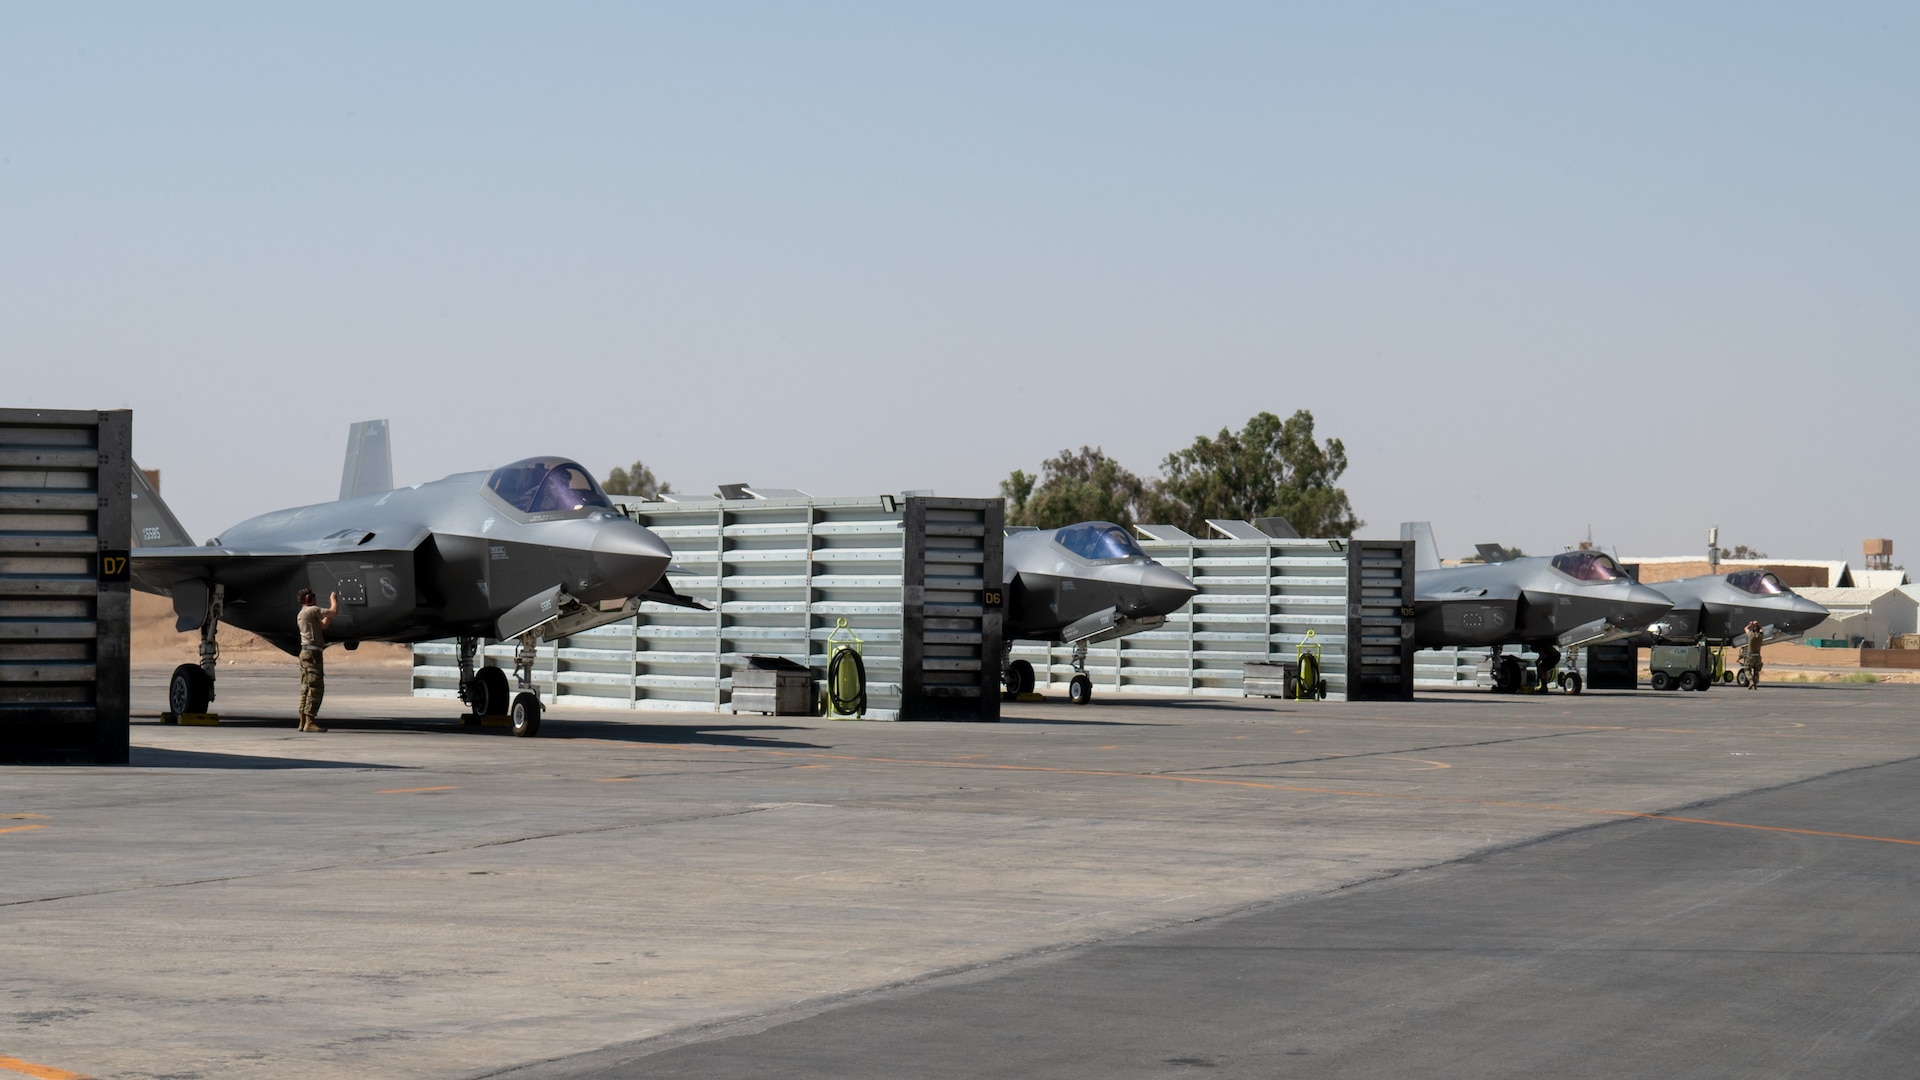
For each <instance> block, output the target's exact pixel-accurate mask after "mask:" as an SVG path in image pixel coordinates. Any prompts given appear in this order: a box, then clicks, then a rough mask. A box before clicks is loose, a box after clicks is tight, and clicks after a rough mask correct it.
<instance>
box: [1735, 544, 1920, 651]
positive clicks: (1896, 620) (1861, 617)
mask: <svg viewBox="0 0 1920 1080" xmlns="http://www.w3.org/2000/svg"><path fill="white" fill-rule="evenodd" d="M1721 565H1722V566H1725V565H1726V564H1725V563H1722V564H1721ZM1794 591H1795V592H1797V593H1799V594H1800V595H1801V596H1804V597H1806V598H1807V599H1809V600H1811V601H1813V602H1814V603H1816V604H1819V605H1821V606H1823V607H1825V608H1826V609H1827V611H1828V612H1830V613H1831V614H1829V615H1828V617H1827V620H1826V621H1825V622H1823V623H1821V624H1820V625H1818V626H1816V627H1814V628H1813V629H1811V630H1809V631H1807V635H1806V636H1807V639H1808V640H1809V641H1812V640H1816V639H1817V640H1821V641H1845V642H1846V643H1847V645H1848V646H1849V647H1857V648H1863V649H1891V648H1894V647H1895V644H1896V642H1895V639H1896V638H1899V637H1900V636H1902V635H1905V634H1913V633H1920V586H1914V585H1908V586H1906V587H1904V588H1901V587H1891V586H1889V587H1885V588H1845V589H1820V588H1805V589H1795V590H1794Z"/></svg>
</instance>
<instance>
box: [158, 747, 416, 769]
mask: <svg viewBox="0 0 1920 1080" xmlns="http://www.w3.org/2000/svg"><path fill="white" fill-rule="evenodd" d="M127 764H128V766H129V767H131V768H135V769H378V770H383V771H384V770H388V769H393V770H399V769H401V768H402V766H399V765H376V764H369V763H367V762H364V761H322V760H319V759H317V758H290V757H263V756H261V755H258V754H214V753H208V752H206V751H203V750H163V749H160V748H158V747H152V746H136V747H134V748H133V749H132V752H131V753H130V754H129V755H128V761H127Z"/></svg>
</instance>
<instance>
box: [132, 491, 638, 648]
mask: <svg viewBox="0 0 1920 1080" xmlns="http://www.w3.org/2000/svg"><path fill="white" fill-rule="evenodd" d="M576 468H577V467H576ZM489 475H490V474H488V473H484V472H475V473H460V474H456V475H454V476H449V477H447V478H445V479H443V480H437V481H434V482H432V483H426V484H419V485H415V486H413V487H405V488H397V489H395V490H393V491H388V492H384V493H382V494H379V495H369V496H363V497H361V498H357V499H347V500H343V501H340V502H329V503H319V504H316V505H313V506H302V507H295V508H292V509H288V510H278V511H275V512H273V513H269V514H262V515H260V516H259V517H254V518H249V519H247V520H246V521H243V522H241V523H239V524H238V525H235V526H233V527H232V528H230V529H227V530H226V531H225V532H223V533H221V534H220V536H219V537H218V538H216V539H214V540H210V541H208V543H207V546H205V547H199V548H184V549H181V548H170V549H158V550H156V549H142V550H138V551H136V557H135V560H134V573H135V576H136V581H138V582H140V583H142V584H143V585H144V586H145V587H148V588H149V589H150V591H156V592H165V593H167V594H169V595H174V597H175V611H176V615H178V616H180V617H181V619H182V620H183V621H184V622H187V623H189V624H190V625H182V626H181V627H180V629H182V630H190V629H194V628H195V626H197V623H193V622H192V620H193V619H194V618H197V617H198V615H199V613H200V611H201V610H203V608H204V606H205V602H206V598H205V596H204V594H203V593H201V592H200V591H199V590H195V589H193V588H191V587H189V588H186V589H184V590H182V589H180V588H179V586H181V585H183V584H187V583H188V582H190V581H192V580H212V581H218V582H219V583H220V584H222V585H223V586H225V600H224V604H223V609H224V610H223V618H224V621H226V622H227V623H230V624H231V625H234V626H238V627H240V628H241V629H243V630H248V631H251V632H253V633H255V634H258V635H260V636H261V637H263V638H265V639H267V640H268V641H270V642H272V643H273V644H275V645H277V646H279V647H280V648H282V649H285V650H287V651H288V652H294V651H296V650H297V648H298V644H299V643H298V637H297V635H296V634H295V633H294V631H293V617H294V614H295V612H296V611H297V610H298V607H299V602H298V599H297V596H298V593H299V590H300V589H301V588H302V587H306V588H311V589H312V590H313V591H314V593H315V594H316V595H317V596H318V597H320V598H321V600H322V602H325V600H326V598H327V597H328V595H329V594H330V593H336V592H337V593H338V594H339V595H340V603H341V611H340V614H339V615H337V616H335V618H334V619H333V622H332V624H331V625H330V626H329V627H328V629H327V636H328V638H329V639H331V640H335V641H342V642H347V641H355V642H357V641H395V642H412V641H422V640H427V639H432V638H442V637H459V636H463V635H475V636H485V637H495V636H504V635H502V634H501V627H500V625H499V624H500V619H501V618H502V617H503V616H505V615H507V614H508V613H509V612H510V611H512V610H513V609H514V608H515V607H516V606H517V605H519V604H520V603H521V602H523V601H525V600H527V599H528V598H529V597H532V596H535V595H537V594H540V593H542V592H545V591H548V590H551V589H553V588H554V587H556V586H557V587H559V588H560V590H561V591H563V592H564V593H566V594H567V595H568V596H569V597H571V598H573V599H575V600H578V601H582V602H584V603H589V604H594V603H598V602H600V601H603V600H621V599H625V598H627V597H630V596H637V595H639V594H641V593H644V592H646V591H647V590H648V589H649V588H651V587H652V586H653V585H654V583H655V582H656V581H657V580H658V579H659V577H660V574H661V572H662V571H663V570H664V569H665V567H666V564H667V561H668V559H669V557H670V556H669V553H668V550H667V547H666V545H665V544H664V543H663V542H661V541H660V539H659V538H658V537H655V536H654V535H653V534H652V533H651V532H649V531H648V530H647V529H646V528H644V527H643V526H641V525H638V524H636V523H634V522H633V521H631V520H630V519H628V518H627V517H626V516H625V515H624V514H621V513H620V512H619V511H618V510H615V509H613V508H612V506H611V505H608V504H607V503H606V500H605V497H604V496H597V497H596V496H595V495H594V493H593V492H591V491H590V490H588V489H585V488H582V489H581V495H582V496H584V501H583V502H580V503H579V504H578V505H573V506H568V507H566V508H565V509H554V510H546V511H544V512H540V513H533V512H528V511H523V510H520V509H518V508H517V507H515V506H513V505H509V504H508V503H507V502H506V501H505V500H503V499H502V498H501V497H500V496H499V495H498V494H497V493H496V492H494V491H493V490H491V489H490V488H489V487H488V480H489ZM556 505H557V504H556ZM222 556H231V558H225V559H223V558H222ZM223 563H224V565H221V564H223ZM201 567H205V568H206V570H207V573H206V574H205V575H204V576H202V575H200V574H198V573H195V571H196V570H197V569H198V568H201ZM183 572H184V573H186V574H189V575H191V577H189V578H186V579H184V580H183V579H182V577H181V575H182V573H183ZM182 592H184V593H185V595H180V594H181V593H182ZM183 608H184V610H183ZM507 629H509V630H511V629H512V627H508V628H507Z"/></svg>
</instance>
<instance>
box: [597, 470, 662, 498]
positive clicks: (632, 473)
mask: <svg viewBox="0 0 1920 1080" xmlns="http://www.w3.org/2000/svg"><path fill="white" fill-rule="evenodd" d="M600 486H601V487H603V488H605V489H606V491H607V494H609V495H637V496H639V497H640V498H643V499H658V498H659V497H660V496H662V495H671V494H673V485H672V484H663V483H661V482H660V481H659V480H658V479H657V478H655V477H654V475H653V470H652V469H649V468H647V466H646V464H645V463H644V462H639V461H636V462H634V463H633V466H632V467H631V468H626V469H622V468H620V467H619V466H617V465H616V466H614V468H613V471H612V472H610V473H608V474H607V478H606V480H605V481H603V482H602V483H601V484H600Z"/></svg>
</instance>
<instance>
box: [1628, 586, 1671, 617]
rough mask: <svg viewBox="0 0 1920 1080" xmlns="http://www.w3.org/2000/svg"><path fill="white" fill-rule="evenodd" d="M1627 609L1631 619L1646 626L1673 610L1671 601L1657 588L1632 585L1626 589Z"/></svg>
mask: <svg viewBox="0 0 1920 1080" xmlns="http://www.w3.org/2000/svg"><path fill="white" fill-rule="evenodd" d="M1627 610H1628V612H1629V613H1630V615H1631V617H1632V621H1634V622H1636V623H1637V624H1638V625H1640V626H1646V625H1647V624H1649V623H1651V622H1653V621H1654V620H1656V619H1658V618H1660V616H1662V615H1665V614H1666V613H1667V612H1669V611H1671V610H1673V601H1672V600H1671V599H1669V598H1668V597H1667V594H1666V593H1663V592H1661V591H1659V590H1658V589H1650V588H1648V587H1647V586H1645V585H1634V586H1632V587H1630V588H1629V589H1628V590H1627Z"/></svg>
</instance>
